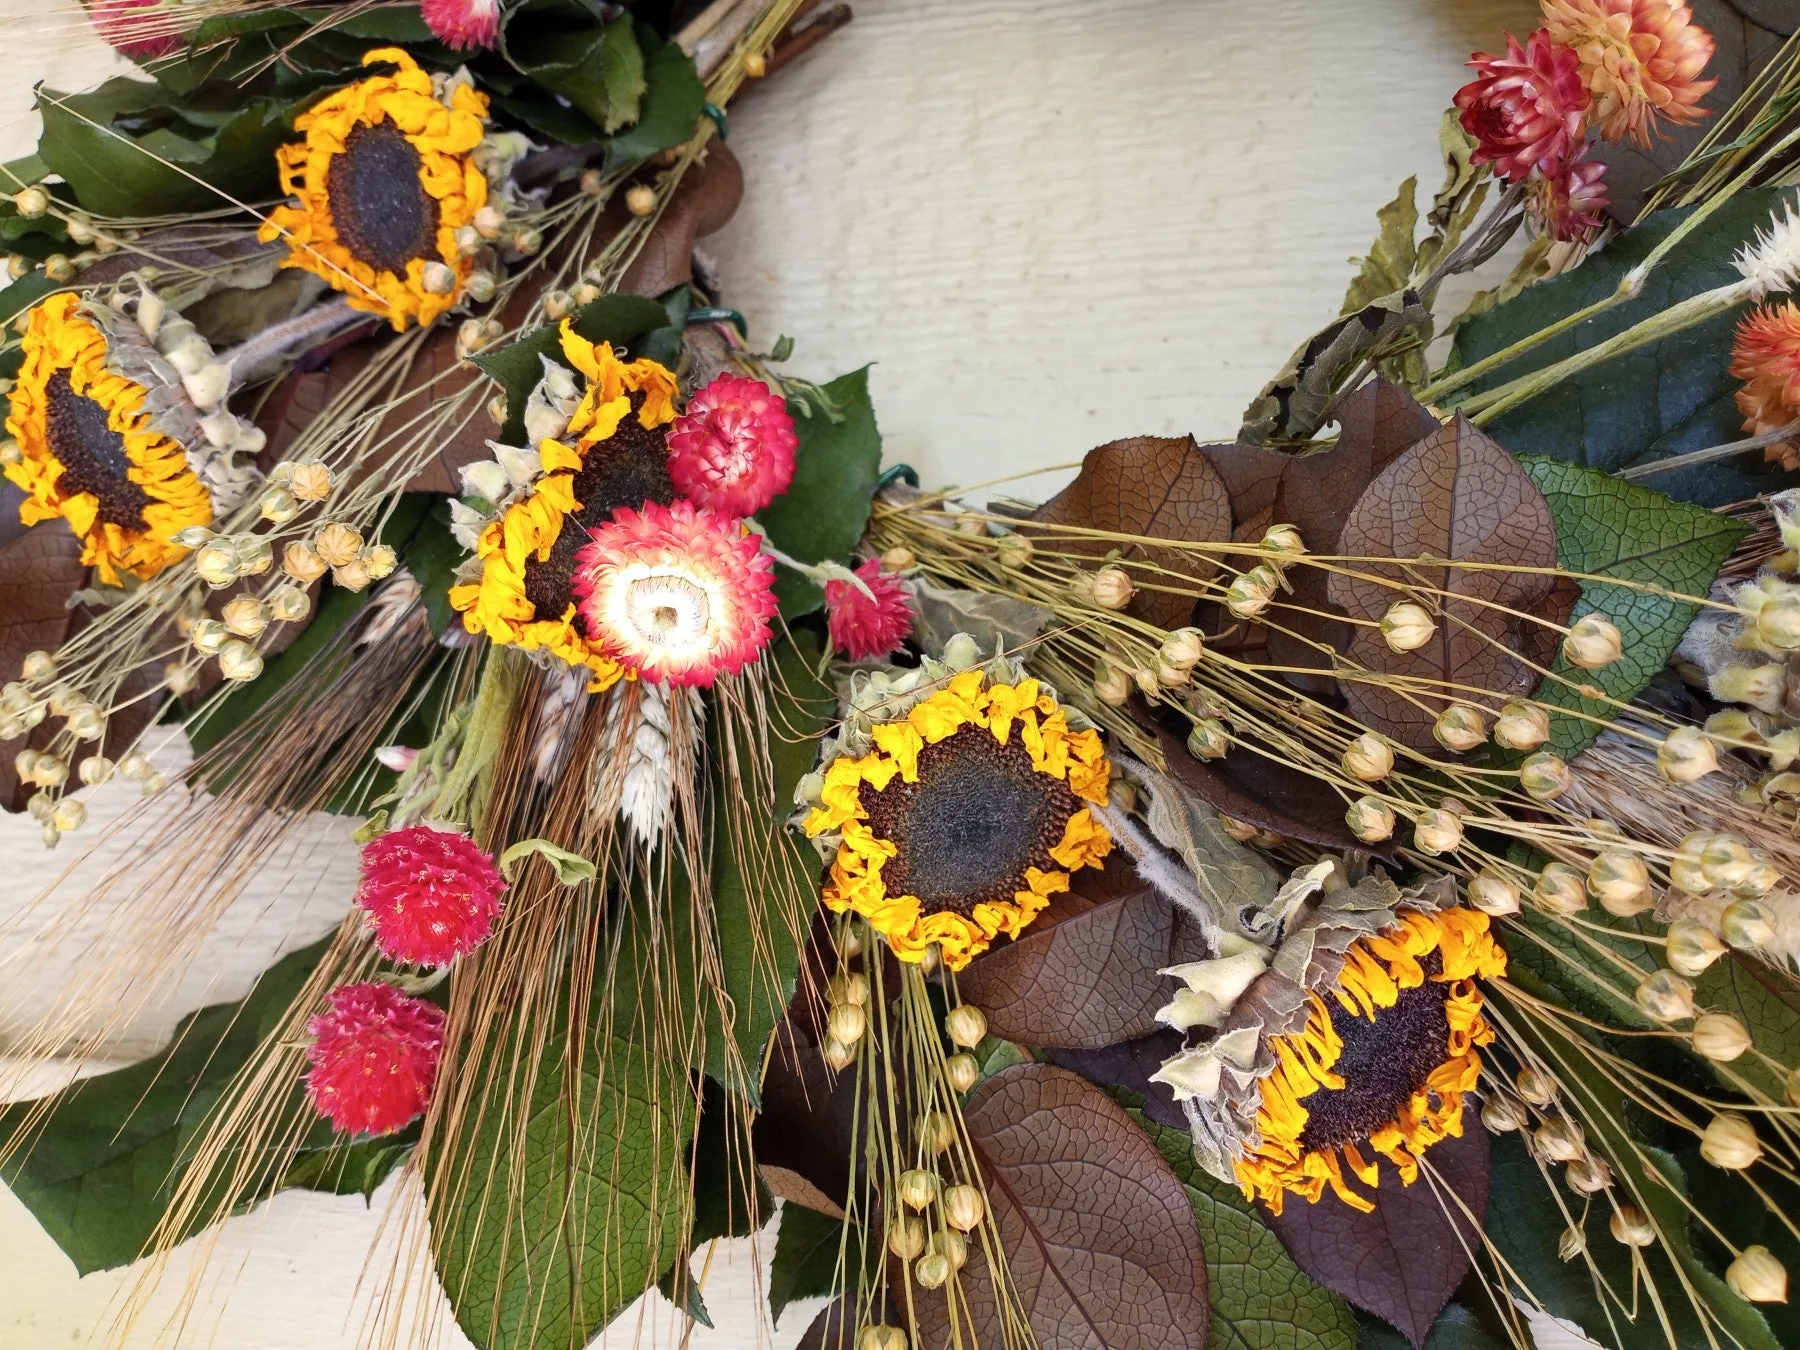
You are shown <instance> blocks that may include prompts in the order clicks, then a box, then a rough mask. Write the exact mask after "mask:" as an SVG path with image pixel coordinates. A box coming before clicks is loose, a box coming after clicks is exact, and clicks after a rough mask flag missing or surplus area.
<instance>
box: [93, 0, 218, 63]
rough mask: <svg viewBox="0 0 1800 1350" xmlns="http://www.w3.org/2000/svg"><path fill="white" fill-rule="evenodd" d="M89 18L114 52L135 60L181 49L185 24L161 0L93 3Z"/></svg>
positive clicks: (167, 53)
mask: <svg viewBox="0 0 1800 1350" xmlns="http://www.w3.org/2000/svg"><path fill="white" fill-rule="evenodd" d="M88 18H90V19H91V20H93V24H94V28H95V30H96V31H97V32H98V33H99V34H100V36H101V37H102V38H104V39H105V40H106V41H107V42H108V43H109V44H110V45H111V46H112V47H113V49H114V50H115V51H118V52H122V53H123V54H124V55H126V56H129V57H130V58H131V59H132V60H134V61H150V60H154V59H155V58H157V57H159V56H168V55H170V54H171V53H173V52H177V51H179V50H181V43H182V35H181V32H180V27H181V24H182V21H181V20H180V19H177V18H176V17H175V15H174V13H173V12H172V11H171V10H170V8H169V7H167V6H165V5H162V4H161V3H160V0H93V3H92V4H90V5H89V6H88ZM189 22H190V23H191V22H192V21H189Z"/></svg>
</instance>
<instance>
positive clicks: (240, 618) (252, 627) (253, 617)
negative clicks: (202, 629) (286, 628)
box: [220, 595, 269, 638]
mask: <svg viewBox="0 0 1800 1350" xmlns="http://www.w3.org/2000/svg"><path fill="white" fill-rule="evenodd" d="M220 617H221V618H223V619H224V620H225V626H226V627H227V628H229V629H230V630H231V631H232V632H234V633H236V634H237V635H238V636H239V637H247V638H254V637H261V636H262V633H263V630H264V629H265V628H267V627H268V626H269V606H268V605H266V604H264V603H263V602H262V601H261V600H258V599H257V598H256V597H255V596H254V595H235V596H233V597H232V598H231V599H230V600H229V601H228V602H227V603H226V605H225V608H224V610H223V611H222V613H221V615H220Z"/></svg>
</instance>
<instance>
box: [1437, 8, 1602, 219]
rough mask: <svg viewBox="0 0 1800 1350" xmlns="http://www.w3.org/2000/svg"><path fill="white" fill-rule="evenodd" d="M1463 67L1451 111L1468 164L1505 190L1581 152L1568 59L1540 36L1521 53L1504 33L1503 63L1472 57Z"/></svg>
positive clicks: (1576, 90) (1576, 79) (1582, 94)
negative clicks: (1464, 135)
mask: <svg viewBox="0 0 1800 1350" xmlns="http://www.w3.org/2000/svg"><path fill="white" fill-rule="evenodd" d="M1469 65H1470V66H1471V67H1472V68H1473V69H1474V70H1475V71H1476V78H1475V79H1473V80H1471V81H1469V83H1467V84H1465V85H1464V86H1463V87H1462V88H1461V89H1458V90H1457V91H1456V107H1457V111H1458V112H1459V113H1461V115H1462V117H1461V120H1462V125H1463V130H1464V131H1466V132H1468V133H1469V135H1471V136H1473V137H1474V138H1475V152H1474V154H1473V155H1472V156H1471V158H1472V159H1473V160H1474V162H1475V163H1477V164H1492V165H1493V166H1494V175H1495V176H1496V177H1498V178H1502V179H1505V180H1506V181H1507V182H1509V183H1516V182H1518V181H1519V180H1520V179H1521V178H1523V177H1525V175H1526V174H1528V173H1530V172H1531V171H1532V170H1533V169H1537V170H1539V171H1540V172H1542V173H1544V174H1554V173H1556V172H1558V171H1559V170H1561V168H1562V166H1563V164H1564V163H1565V162H1566V161H1567V160H1568V159H1569V157H1570V156H1571V155H1572V154H1573V153H1574V151H1575V149H1576V148H1577V147H1578V146H1580V144H1581V141H1582V138H1583V134H1584V133H1583V130H1582V121H1583V118H1584V117H1585V115H1586V113H1587V106H1588V102H1589V96H1588V90H1587V85H1586V84H1585V83H1583V81H1582V78H1581V63H1580V62H1579V61H1578V60H1577V59H1576V57H1575V53H1574V52H1572V51H1570V50H1569V49H1568V48H1567V47H1563V46H1559V45H1558V44H1556V43H1554V42H1552V41H1551V40H1550V38H1549V36H1548V35H1547V34H1546V33H1545V32H1544V30H1543V29H1541V28H1540V29H1538V30H1537V31H1536V32H1535V33H1533V34H1532V35H1531V36H1530V37H1529V38H1527V39H1526V40H1525V45H1524V46H1520V45H1519V40H1518V39H1517V38H1516V37H1514V36H1513V35H1512V34H1511V33H1508V34H1507V35H1506V55H1505V56H1490V55H1488V54H1487V53H1486V52H1476V53H1475V55H1474V56H1473V57H1472V58H1470V60H1469Z"/></svg>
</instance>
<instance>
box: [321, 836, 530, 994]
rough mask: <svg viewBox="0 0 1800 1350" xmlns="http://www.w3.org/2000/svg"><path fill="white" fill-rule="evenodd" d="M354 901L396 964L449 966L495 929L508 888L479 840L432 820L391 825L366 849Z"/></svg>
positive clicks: (384, 952)
mask: <svg viewBox="0 0 1800 1350" xmlns="http://www.w3.org/2000/svg"><path fill="white" fill-rule="evenodd" d="M361 863H362V880H361V883H360V884H359V885H358V886H357V888H356V903H357V904H359V905H361V906H362V908H363V909H364V911H365V912H366V913H367V914H368V916H369V923H370V925H371V927H373V929H374V931H375V945H376V946H377V947H378V948H380V949H381V954H382V955H383V956H385V957H387V959H388V960H390V961H400V962H404V963H405V964H407V965H413V966H447V965H449V964H450V963H451V962H452V961H454V960H455V959H456V958H457V957H459V956H463V955H465V954H467V953H468V952H472V951H474V950H475V948H477V947H479V946H480V945H481V944H482V943H483V942H485V941H487V938H488V935H489V934H490V933H492V932H493V931H494V921H495V920H496V919H498V918H499V917H500V897H501V894H502V893H503V892H504V891H505V890H506V883H505V882H504V881H503V880H502V879H501V877H500V873H499V871H498V869H496V868H495V866H494V860H493V859H492V858H490V857H489V856H488V855H487V854H486V853H484V852H483V851H482V850H481V849H480V848H478V847H476V845H475V842H474V840H472V839H470V838H468V837H467V836H466V835H461V834H456V833H453V832H452V831H449V830H437V829H433V828H432V827H431V826H429V825H409V826H407V827H406V828H404V829H399V830H390V831H388V832H387V833H386V834H383V835H380V836H378V837H376V838H375V839H372V840H370V841H369V843H367V844H366V845H364V846H363V851H362V859H361Z"/></svg>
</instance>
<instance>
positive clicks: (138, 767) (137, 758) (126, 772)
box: [19, 750, 153, 782]
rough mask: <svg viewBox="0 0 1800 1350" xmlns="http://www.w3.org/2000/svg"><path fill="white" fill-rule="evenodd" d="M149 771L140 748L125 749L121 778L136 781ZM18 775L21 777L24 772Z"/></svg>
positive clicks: (120, 761) (120, 772)
mask: <svg viewBox="0 0 1800 1350" xmlns="http://www.w3.org/2000/svg"><path fill="white" fill-rule="evenodd" d="M151 772H153V770H152V768H151V766H150V757H149V756H148V755H146V754H145V753H144V752H143V751H142V750H131V751H127V752H126V754H125V756H124V757H123V758H122V759H120V760H119V777H121V778H124V779H128V780H130V781H132V782H138V781H140V780H142V779H143V777H144V776H145V775H146V774H148V773H151ZM19 776H20V777H21V778H22V777H24V774H20V775H19Z"/></svg>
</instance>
